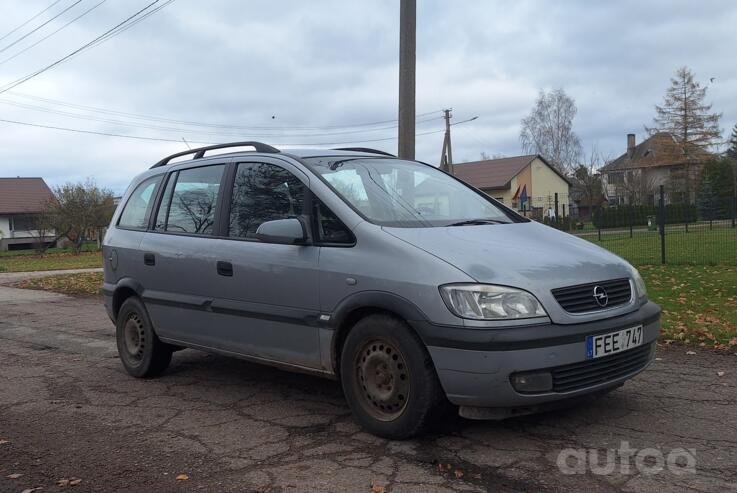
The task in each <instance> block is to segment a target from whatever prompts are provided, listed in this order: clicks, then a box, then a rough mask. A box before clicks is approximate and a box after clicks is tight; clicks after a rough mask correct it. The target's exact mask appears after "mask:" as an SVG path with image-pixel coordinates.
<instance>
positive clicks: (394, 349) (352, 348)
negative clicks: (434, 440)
mask: <svg viewBox="0 0 737 493" xmlns="http://www.w3.org/2000/svg"><path fill="white" fill-rule="evenodd" d="M340 365H341V381H342V385H343V391H344V393H345V395H346V398H347V400H348V404H349V405H350V407H351V410H352V411H353V414H354V416H355V417H356V420H357V421H358V422H359V423H360V424H361V425H362V426H363V427H364V428H366V429H367V430H368V431H370V432H371V433H373V434H375V435H379V436H381V437H385V438H392V439H402V438H409V437H411V436H414V435H417V434H420V433H422V432H424V431H426V430H427V429H428V428H429V427H430V426H431V425H432V424H433V423H434V421H435V418H438V417H440V416H441V415H442V414H443V411H444V410H445V407H446V405H447V400H446V399H445V395H444V393H443V391H442V388H441V387H440V383H439V382H438V378H437V375H436V374H435V369H434V367H433V364H432V361H431V360H430V355H429V354H428V353H427V350H426V349H425V346H424V345H423V343H422V341H420V339H419V338H418V337H417V336H416V335H415V334H414V332H412V330H411V329H410V328H409V327H408V326H407V325H406V323H404V322H403V321H401V320H398V319H396V318H394V317H391V316H388V315H383V314H377V315H370V316H368V317H366V318H364V319H362V320H360V321H359V322H358V323H356V325H355V326H354V327H353V329H351V331H350V332H349V334H348V337H347V338H346V341H345V344H344V345H343V351H342V355H341V361H340Z"/></svg>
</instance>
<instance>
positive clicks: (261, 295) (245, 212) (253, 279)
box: [211, 158, 320, 368]
mask: <svg viewBox="0 0 737 493" xmlns="http://www.w3.org/2000/svg"><path fill="white" fill-rule="evenodd" d="M230 183H231V185H230V186H228V195H229V196H228V195H226V198H227V204H226V205H224V206H223V215H224V218H223V221H222V231H221V234H222V236H223V238H220V239H218V240H216V241H215V244H214V245H213V247H212V250H211V251H212V255H214V258H215V260H216V262H219V263H220V265H221V266H222V267H223V269H224V270H223V271H222V272H221V273H220V279H219V280H220V282H219V283H218V284H217V286H216V287H215V289H214V293H216V299H215V300H214V301H213V304H212V310H213V312H215V313H218V314H219V317H218V322H217V323H218V324H219V325H221V326H222V327H223V329H225V330H226V331H227V333H226V334H225V335H224V339H223V341H222V344H223V345H227V347H228V348H229V349H230V350H232V351H236V352H239V353H242V354H247V355H251V356H254V357H258V358H263V359H267V360H271V361H278V362H282V363H287V364H292V365H299V366H305V367H309V368H319V367H320V348H319V343H318V329H317V324H316V322H317V318H318V315H319V296H318V258H319V253H320V248H319V247H318V246H314V245H285V244H277V243H268V242H266V241H260V240H259V239H257V238H256V230H257V229H258V227H259V226H260V225H261V224H263V223H264V222H266V221H272V220H277V219H286V218H290V217H301V218H302V219H303V220H304V221H305V224H309V222H308V220H309V219H308V215H309V214H308V207H309V178H308V176H307V175H306V174H305V173H304V172H302V171H301V170H299V169H298V168H296V167H295V166H292V165H291V164H290V163H287V162H285V161H282V160H279V159H268V158H259V159H257V160H254V161H247V160H243V161H239V162H237V163H236V164H235V166H234V167H233V170H232V175H231V181H230Z"/></svg>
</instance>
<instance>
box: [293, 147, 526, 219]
mask: <svg viewBox="0 0 737 493" xmlns="http://www.w3.org/2000/svg"><path fill="white" fill-rule="evenodd" d="M306 161H307V162H308V163H309V164H310V165H312V169H313V170H314V171H315V172H316V173H318V174H320V175H321V176H322V177H323V178H324V179H325V181H327V182H328V183H329V184H330V185H331V186H332V187H333V188H334V189H335V191H336V192H337V193H338V194H339V195H340V196H341V197H342V198H343V199H344V200H345V201H346V202H348V203H349V204H350V205H351V206H353V208H354V209H356V210H357V211H358V212H360V213H361V214H362V215H363V216H364V217H365V218H366V219H368V220H369V221H371V222H373V223H375V224H380V225H382V226H395V227H404V228H416V227H438V226H452V225H461V224H463V225H466V224H469V225H473V224H495V223H511V222H516V221H517V218H516V217H514V216H513V215H512V214H509V213H507V212H505V211H503V210H502V209H501V208H500V207H498V206H496V205H495V204H494V203H493V202H492V201H491V199H490V198H488V197H486V196H484V195H482V194H479V193H477V192H476V191H474V190H473V189H471V188H469V187H468V186H466V185H464V184H463V183H460V182H458V181H457V180H455V179H453V178H452V177H450V176H448V175H446V174H445V173H443V172H442V171H440V170H438V169H435V168H433V167H431V166H427V165H423V164H420V163H416V162H413V161H402V160H399V159H364V158H344V157H327V158H325V157H323V158H308V159H306Z"/></svg>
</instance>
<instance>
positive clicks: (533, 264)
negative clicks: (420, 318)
mask: <svg viewBox="0 0 737 493" xmlns="http://www.w3.org/2000/svg"><path fill="white" fill-rule="evenodd" d="M384 230H385V231H386V232H387V233H389V234H391V235H393V236H395V237H397V238H399V239H401V240H403V241H405V242H407V243H409V244H411V245H414V246H415V247H417V248H420V249H422V250H424V251H426V252H428V253H430V254H432V255H434V256H436V257H437V258H439V259H441V260H443V261H445V262H447V263H449V264H451V265H453V266H455V267H456V268H458V269H460V270H462V271H463V272H465V273H466V274H468V275H469V276H470V277H472V278H474V279H475V280H477V281H478V282H480V283H493V284H501V285H505V286H513V287H517V288H521V289H524V290H526V291H529V292H531V293H533V294H534V295H535V296H537V298H538V299H539V300H540V302H541V303H542V304H543V306H544V307H545V309H546V311H547V312H548V314H549V315H550V318H551V319H552V320H553V321H554V322H558V323H577V322H584V321H588V320H594V319H597V318H602V314H601V313H599V314H587V315H572V314H569V313H567V312H565V311H563V310H562V309H561V308H560V307H559V305H558V304H557V302H556V301H555V300H554V298H553V297H552V294H551V293H550V291H551V290H552V289H555V288H561V287H565V286H572V285H576V284H585V283H590V282H599V281H606V280H609V279H621V278H625V277H626V278H630V279H631V278H632V267H631V266H630V265H629V264H628V263H627V262H625V261H624V260H623V259H621V258H620V257H618V256H616V255H614V254H612V253H611V252H608V251H607V250H604V249H603V248H600V247H598V246H596V245H594V244H592V243H590V242H588V241H586V240H582V239H580V238H576V237H575V236H573V235H570V234H567V233H563V232H561V231H558V230H556V229H553V228H551V227H549V226H545V225H542V224H539V223H536V222H534V221H532V222H525V223H512V224H489V225H476V226H452V227H445V228H389V227H385V228H384ZM632 284H634V283H632ZM632 287H633V289H634V285H633V286H632ZM633 309H635V307H633V306H625V307H618V308H612V309H609V310H606V312H607V316H615V315H618V314H621V313H626V312H628V311H631V310H633Z"/></svg>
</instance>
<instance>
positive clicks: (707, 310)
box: [639, 265, 737, 349]
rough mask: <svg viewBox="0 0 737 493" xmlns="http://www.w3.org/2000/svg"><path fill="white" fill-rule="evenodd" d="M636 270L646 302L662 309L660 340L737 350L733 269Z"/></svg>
mask: <svg viewBox="0 0 737 493" xmlns="http://www.w3.org/2000/svg"><path fill="white" fill-rule="evenodd" d="M639 271H640V273H641V274H642V277H643V278H644V279H645V283H646V284H647V290H648V295H649V297H650V299H651V300H653V301H655V302H656V303H658V304H659V305H660V306H661V307H662V308H663V317H662V323H663V334H662V336H661V339H662V340H663V341H665V342H666V343H668V342H680V343H684V344H689V345H697V346H706V347H711V348H719V349H724V348H730V347H731V348H735V347H737V267H735V266H723V265H722V266H716V267H712V266H702V265H700V266H689V265H664V266H661V265H658V266H655V265H649V266H642V267H640V268H639Z"/></svg>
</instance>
